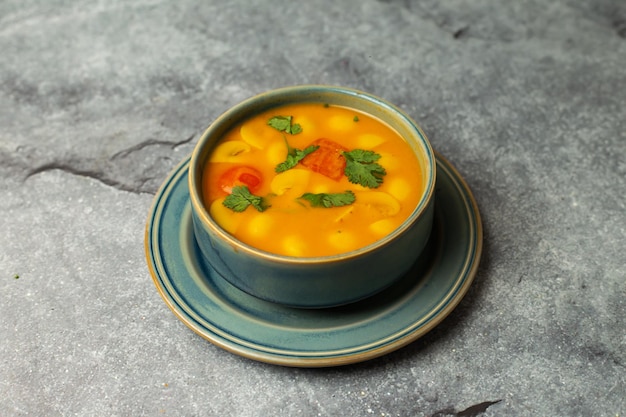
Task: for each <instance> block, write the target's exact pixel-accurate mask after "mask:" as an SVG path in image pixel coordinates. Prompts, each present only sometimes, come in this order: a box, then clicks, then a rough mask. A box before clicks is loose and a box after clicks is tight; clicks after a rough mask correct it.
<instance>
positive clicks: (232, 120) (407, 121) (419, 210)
mask: <svg viewBox="0 0 626 417" xmlns="http://www.w3.org/2000/svg"><path fill="white" fill-rule="evenodd" d="M303 93H306V94H305V95H311V94H312V93H313V94H314V93H323V94H328V93H330V94H337V95H344V96H349V97H353V98H355V99H357V100H365V101H367V102H369V103H371V104H374V105H377V106H380V107H383V108H384V109H386V110H387V111H388V113H389V114H393V115H394V117H395V118H396V119H397V120H396V121H397V122H399V123H400V124H402V125H404V126H406V127H407V128H408V130H410V131H412V132H413V133H415V136H416V137H417V138H419V139H420V140H419V142H420V143H421V145H422V148H423V150H424V153H425V156H426V158H425V160H426V162H427V165H428V166H427V167H426V168H427V169H426V173H427V174H428V178H427V184H426V186H425V187H424V192H423V193H422V198H421V199H420V200H419V202H418V204H417V206H416V207H415V209H414V210H413V211H412V212H411V214H410V215H409V216H408V217H407V218H406V219H405V220H404V221H403V222H402V223H401V224H400V225H399V226H398V227H397V228H396V229H394V230H393V231H392V232H391V233H389V234H387V235H386V236H384V237H383V238H381V239H378V240H376V241H375V242H373V243H370V244H369V245H366V246H363V247H360V248H358V249H355V250H352V251H349V252H342V253H339V254H335V255H327V256H314V257H313V256H311V257H296V256H288V255H281V254H276V253H272V252H268V251H265V250H262V249H259V248H256V247H254V246H252V245H249V244H247V243H244V242H242V241H240V240H239V239H237V238H236V237H235V236H233V235H231V234H230V233H228V232H227V231H226V230H224V229H223V228H222V227H221V226H219V224H217V222H216V221H215V220H213V218H212V217H211V215H210V214H209V211H208V208H207V207H205V205H204V203H203V202H202V197H201V191H199V190H201V189H202V178H201V176H202V171H203V169H202V168H203V166H202V167H201V166H200V165H201V163H203V162H204V161H201V160H200V158H201V156H202V154H203V152H204V148H205V147H206V146H209V145H210V144H211V143H212V142H213V137H212V136H213V133H214V132H215V131H216V130H218V128H221V127H222V126H224V125H226V127H227V128H226V129H225V130H224V131H228V130H229V129H230V128H232V127H233V126H235V125H236V124H237V123H239V122H241V120H242V118H241V116H242V115H243V116H245V117H250V115H251V114H256V113H258V112H260V111H264V110H265V109H270V108H277V107H280V106H282V105H288V104H294V103H297V102H298V101H299V100H297V99H292V100H291V101H289V100H287V101H284V102H282V103H281V102H280V100H277V99H278V98H281V97H297V96H298V95H299V94H300V95H303ZM300 101H301V102H307V101H306V100H300ZM259 102H261V103H263V102H267V103H270V105H269V106H267V107H266V108H264V109H263V110H258V111H251V109H252V108H254V107H255V106H257V105H258V103H259ZM308 102H315V101H314V100H309V101H308ZM321 102H322V101H320V103H321ZM358 110H359V111H363V110H361V109H358ZM363 112H364V113H367V112H366V111H363ZM372 116H373V117H375V118H378V119H382V118H381V117H378V116H374V115H372ZM382 121H383V122H385V123H387V124H389V122H387V121H386V120H384V119H382ZM403 138H404V137H403ZM405 140H406V139H405ZM407 142H408V141H407ZM188 182H189V195H190V200H191V206H192V212H194V213H195V215H196V216H197V217H198V219H199V220H200V222H201V223H202V225H203V226H204V227H205V228H208V229H209V230H210V231H212V232H213V233H214V234H215V235H217V236H219V238H220V239H222V240H223V241H224V242H225V243H227V244H228V245H230V246H231V247H234V248H236V250H237V251H239V252H244V253H246V254H248V255H253V256H255V257H258V258H264V259H266V260H268V261H274V262H279V263H283V264H293V265H298V264H306V265H311V264H323V263H329V262H330V263H332V262H339V261H345V260H347V259H353V258H358V257H361V256H363V255H364V254H366V253H369V252H375V251H377V250H379V249H380V248H382V247H384V246H386V245H388V244H389V243H390V242H392V241H393V240H394V239H395V238H396V236H399V235H401V234H403V233H404V232H405V231H406V230H407V229H408V228H409V227H410V226H411V225H412V224H414V223H415V221H417V220H418V219H419V218H420V217H421V216H422V214H423V213H424V212H425V211H426V210H427V209H428V207H429V205H430V203H431V202H432V200H433V195H434V190H435V182H436V160H435V155H434V151H433V148H432V146H431V144H430V141H429V140H428V138H427V136H426V134H425V133H424V131H423V130H422V129H421V127H420V126H419V125H418V124H417V123H416V122H415V121H414V120H413V119H412V118H411V117H410V116H409V115H408V114H406V112H404V111H403V110H401V109H400V108H399V107H397V106H396V105H394V104H392V103H390V102H388V101H387V100H385V99H382V98H380V97H377V96H375V95H373V94H370V93H366V92H364V91H360V90H357V89H354V88H350V87H343V86H334V85H323V84H301V85H294V86H288V87H280V88H276V89H272V90H268V91H265V92H262V93H259V94H256V95H253V96H251V97H248V98H247V99H244V100H243V101H241V102H239V103H238V104H235V105H234V106H232V107H230V108H229V109H228V110H226V111H225V112H223V113H222V114H221V115H220V116H218V117H217V118H216V119H215V120H214V121H213V122H212V123H210V125H209V126H208V127H207V128H206V129H205V130H204V132H203V133H202V135H201V136H200V139H199V140H198V142H197V143H196V145H195V147H194V149H193V152H192V154H191V161H190V164H189V173H188Z"/></svg>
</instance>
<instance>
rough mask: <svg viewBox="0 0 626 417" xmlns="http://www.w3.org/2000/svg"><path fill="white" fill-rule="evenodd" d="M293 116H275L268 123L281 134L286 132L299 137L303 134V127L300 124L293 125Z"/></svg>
mask: <svg viewBox="0 0 626 417" xmlns="http://www.w3.org/2000/svg"><path fill="white" fill-rule="evenodd" d="M291 119H292V117H291V116H274V117H272V118H271V119H269V120H268V121H267V124H268V125H270V126H272V127H273V128H274V129H276V130H278V131H279V132H286V133H289V134H290V135H297V134H298V133H300V132H302V126H300V125H299V124H298V123H296V124H292V123H291Z"/></svg>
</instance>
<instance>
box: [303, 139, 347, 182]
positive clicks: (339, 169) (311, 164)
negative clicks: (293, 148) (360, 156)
mask: <svg viewBox="0 0 626 417" xmlns="http://www.w3.org/2000/svg"><path fill="white" fill-rule="evenodd" d="M311 145H317V146H319V148H318V149H317V150H316V151H315V152H311V153H310V154H308V155H307V156H305V157H304V158H303V159H302V161H300V163H301V164H302V165H304V166H305V167H307V168H309V169H310V170H311V171H315V172H319V173H320V174H322V175H325V176H327V177H328V178H332V179H333V180H335V181H338V180H339V179H340V178H341V177H342V176H343V173H344V171H345V169H346V158H345V157H344V156H343V153H344V152H345V151H347V150H348V149H346V148H344V147H343V146H341V145H340V144H338V143H337V142H335V141H332V140H330V139H326V138H319V139H317V140H315V141H314V142H313V143H311Z"/></svg>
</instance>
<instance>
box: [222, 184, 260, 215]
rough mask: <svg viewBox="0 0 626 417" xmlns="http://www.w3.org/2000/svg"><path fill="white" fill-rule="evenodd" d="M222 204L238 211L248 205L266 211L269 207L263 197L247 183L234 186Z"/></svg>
mask: <svg viewBox="0 0 626 417" xmlns="http://www.w3.org/2000/svg"><path fill="white" fill-rule="evenodd" d="M222 204H224V206H226V207H228V208H229V209H231V210H233V211H236V212H238V213H241V212H242V211H244V210H245V209H247V208H248V206H252V207H254V208H255V209H257V210H258V211H260V212H262V211H265V209H267V208H268V207H269V206H268V205H267V204H266V202H265V199H264V198H263V197H259V196H256V195H254V194H252V193H251V192H250V190H249V189H248V187H247V186H245V185H237V186H235V187H233V190H232V192H231V194H230V195H228V196H227V197H226V198H225V199H224V202H223V203H222Z"/></svg>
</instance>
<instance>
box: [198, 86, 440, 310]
mask: <svg viewBox="0 0 626 417" xmlns="http://www.w3.org/2000/svg"><path fill="white" fill-rule="evenodd" d="M303 102H305V103H320V104H324V103H327V104H330V105H338V106H344V107H349V108H353V109H356V110H360V111H362V112H364V113H367V114H370V115H372V116H374V117H376V118H378V119H380V120H382V121H384V122H386V123H387V124H388V125H390V126H391V127H392V128H394V129H395V130H396V131H397V132H398V133H399V134H400V136H402V137H403V138H404V139H405V141H406V142H407V143H408V144H409V145H410V147H411V148H412V149H413V151H414V152H415V153H416V155H417V157H418V160H419V161H420V165H421V167H422V170H423V172H422V176H423V178H424V179H425V185H426V186H425V190H424V192H423V195H422V197H421V199H420V200H419V203H418V205H417V206H416V207H415V209H414V211H413V212H412V214H411V215H410V216H409V217H408V218H407V220H405V221H404V223H402V224H401V226H400V227H398V228H397V229H396V230H395V231H393V232H392V233H391V234H389V235H387V236H386V237H384V238H383V239H381V240H379V241H377V242H375V243H373V244H370V245H368V246H365V247H363V248H361V249H358V250H354V251H351V252H346V253H343V254H340V255H333V256H323V257H309V258H298V257H290V256H283V255H276V254H272V253H268V252H266V251H262V250H259V249H257V248H254V247H251V246H249V245H247V244H245V243H242V242H241V241H239V240H237V239H236V238H235V237H233V236H232V235H230V234H229V233H227V232H226V231H225V230H223V229H222V228H221V227H220V226H219V225H218V224H217V223H216V222H215V221H214V220H213V219H212V218H211V216H210V214H209V210H208V209H207V207H205V205H204V204H203V199H202V175H203V169H204V166H205V163H206V161H207V160H208V157H209V155H210V153H211V151H212V150H213V148H214V147H215V145H216V144H217V143H218V142H219V140H220V139H221V138H222V137H223V136H224V134H225V133H226V132H228V131H229V130H230V129H231V128H233V127H234V126H235V125H237V124H238V123H240V122H242V121H243V120H246V119H248V118H250V117H252V116H253V115H255V114H257V113H260V112H263V111H266V110H269V109H271V108H274V107H280V106H283V105H286V104H295V103H303ZM434 186H435V156H434V153H433V150H432V148H431V146H430V144H429V142H428V139H427V138H426V135H425V134H424V133H423V132H422V130H421V129H420V128H419V126H418V125H417V124H416V123H415V122H414V121H412V120H411V118H410V117H408V116H407V115H406V114H405V113H404V112H403V111H401V110H400V109H399V108H397V107H396V106H394V105H392V104H390V103H388V102H386V101H385V100H382V99H380V98H378V97H375V96H372V95H370V94H367V93H364V92H360V91H356V90H353V89H348V88H343V87H334V86H319V85H305V86H294V87H286V88H281V89H277V90H272V91H269V92H266V93H263V94H260V95H257V96H255V97H252V98H250V99H247V100H245V101H243V102H242V103H240V104H238V105H236V106H234V107H233V108H231V109H230V110H228V111H226V112H225V113H224V114H223V115H221V116H220V117H218V118H217V119H216V120H215V121H214V122H213V123H212V124H211V125H210V126H209V127H208V128H207V130H206V131H205V132H204V133H203V135H202V137H201V138H200V139H199V141H198V143H197V145H196V147H195V149H194V151H193V154H192V157H191V162H190V166H189V192H190V200H191V206H192V219H193V226H194V234H195V238H196V241H197V243H198V246H199V248H200V250H201V252H202V254H203V257H204V259H203V262H205V263H206V266H207V267H210V268H212V269H214V270H215V271H216V272H217V273H218V274H219V275H221V276H222V277H223V278H224V279H225V280H226V281H228V282H230V284H232V285H234V286H235V287H237V288H239V289H240V290H242V291H245V292H246V293H248V294H250V295H253V296H255V297H257V298H260V299H263V300H266V301H269V302H273V303H279V304H283V305H287V306H291V307H299V308H324V307H334V306H339V305H343V304H348V303H351V302H355V301H358V300H361V299H363V298H366V297H368V296H371V295H373V294H375V293H377V292H379V291H381V290H383V289H384V288H386V287H388V286H390V285H391V284H393V283H394V282H396V281H397V280H398V279H399V278H401V277H402V276H403V275H404V274H405V273H406V272H407V271H408V270H409V268H410V267H411V265H412V264H413V263H414V262H415V260H416V259H417V257H418V256H419V255H420V253H421V252H422V249H423V248H424V246H425V244H426V242H427V240H428V238H429V235H430V231H431V228H432V224H433V204H434V201H433V199H434Z"/></svg>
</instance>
